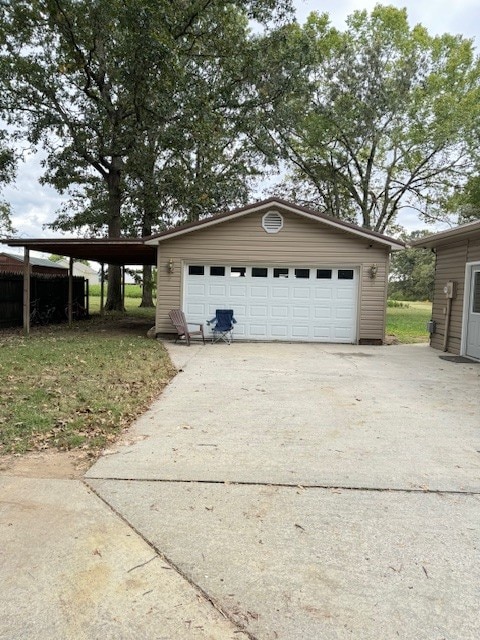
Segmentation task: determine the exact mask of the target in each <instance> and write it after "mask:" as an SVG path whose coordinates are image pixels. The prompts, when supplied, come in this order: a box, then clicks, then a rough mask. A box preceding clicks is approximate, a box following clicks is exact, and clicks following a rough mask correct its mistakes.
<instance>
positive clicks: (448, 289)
mask: <svg viewBox="0 0 480 640" xmlns="http://www.w3.org/2000/svg"><path fill="white" fill-rule="evenodd" d="M443 293H444V294H445V297H446V298H455V296H456V293H457V283H456V282H455V281H454V280H449V281H448V282H447V284H446V285H445V286H444V287H443Z"/></svg>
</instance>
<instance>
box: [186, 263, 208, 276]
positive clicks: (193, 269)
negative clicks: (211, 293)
mask: <svg viewBox="0 0 480 640" xmlns="http://www.w3.org/2000/svg"><path fill="white" fill-rule="evenodd" d="M204 272H205V267H201V266H200V265H196V264H191V265H190V266H189V267H188V275H189V276H203V274H204Z"/></svg>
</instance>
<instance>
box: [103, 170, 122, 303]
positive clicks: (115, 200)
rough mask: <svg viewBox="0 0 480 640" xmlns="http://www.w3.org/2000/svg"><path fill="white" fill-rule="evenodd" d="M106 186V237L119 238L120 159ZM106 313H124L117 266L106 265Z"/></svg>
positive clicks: (120, 278) (119, 268) (119, 271)
mask: <svg viewBox="0 0 480 640" xmlns="http://www.w3.org/2000/svg"><path fill="white" fill-rule="evenodd" d="M107 186H108V219H109V223H108V237H109V238H120V235H121V220H120V208H121V204H122V192H121V159H120V158H114V159H113V160H112V167H111V169H110V173H109V174H108V178H107ZM105 310H106V311H125V309H124V306H123V301H122V273H121V267H120V266H119V265H113V264H109V265H108V286H107V301H106V303H105Z"/></svg>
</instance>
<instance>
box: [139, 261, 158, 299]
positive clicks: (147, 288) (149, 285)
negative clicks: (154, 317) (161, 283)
mask: <svg viewBox="0 0 480 640" xmlns="http://www.w3.org/2000/svg"><path fill="white" fill-rule="evenodd" d="M152 291H153V278H152V265H151V264H144V265H143V287H142V301H141V303H140V306H141V307H147V308H149V309H151V308H152V307H154V306H155V305H154V304H153V295H152Z"/></svg>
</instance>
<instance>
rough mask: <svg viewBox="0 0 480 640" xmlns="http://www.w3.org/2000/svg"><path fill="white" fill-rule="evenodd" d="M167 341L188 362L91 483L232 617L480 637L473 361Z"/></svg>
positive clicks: (261, 625)
mask: <svg viewBox="0 0 480 640" xmlns="http://www.w3.org/2000/svg"><path fill="white" fill-rule="evenodd" d="M169 349H170V351H171V354H172V358H173V359H174V362H176V364H177V366H179V367H180V368H181V371H180V372H179V374H178V375H177V377H176V378H175V379H174V380H173V382H172V383H171V384H170V386H169V387H168V388H167V389H166V390H165V392H164V394H163V395H162V397H161V398H160V399H159V401H158V402H156V403H155V404H154V405H153V406H152V407H151V409H150V411H148V412H147V413H146V414H145V415H144V416H143V417H142V418H141V419H140V420H138V421H137V423H136V424H135V425H134V427H133V429H131V430H130V432H129V433H128V438H126V439H125V440H124V442H123V443H120V444H119V446H118V447H116V448H115V449H114V450H112V451H108V452H106V453H105V455H104V456H103V457H102V458H101V459H100V460H99V461H98V462H97V463H96V464H95V465H94V466H93V467H92V468H91V469H90V471H89V472H88V474H87V482H88V484H89V485H90V487H91V488H92V489H93V490H94V491H95V492H96V493H97V494H98V495H99V496H100V497H101V498H102V499H103V500H104V501H106V502H107V503H108V504H109V505H110V506H111V507H112V508H113V509H114V510H115V511H116V512H117V513H119V514H121V516H122V518H124V519H125V520H126V521H127V522H128V523H129V524H130V525H131V526H132V527H133V528H134V529H135V530H136V531H137V532H138V533H140V534H141V536H143V537H144V538H145V539H146V540H147V541H148V542H149V543H150V544H152V545H153V547H154V549H155V550H156V551H157V552H159V553H160V554H162V557H163V558H164V559H165V560H166V561H168V562H169V563H170V564H171V566H173V567H175V569H176V570H177V571H178V573H179V574H180V575H181V576H183V578H184V579H185V580H187V581H188V582H189V583H190V584H191V585H192V586H193V587H194V588H195V589H197V590H199V592H200V593H202V594H203V596H204V597H205V598H206V599H207V600H208V601H210V602H211V603H212V604H213V605H214V607H215V608H216V609H217V610H218V611H219V612H220V613H221V614H223V615H224V616H225V619H226V620H228V621H229V622H230V623H232V624H233V625H235V628H236V629H237V630H238V632H241V631H243V632H244V633H245V634H246V635H247V636H248V637H250V638H256V639H257V640H274V639H283V640H297V639H298V640H310V639H311V640H319V639H320V638H321V639H322V640H330V639H332V640H333V639H343V638H355V639H356V640H372V639H376V638H382V640H389V639H394V638H395V639H398V638H404V639H409V640H410V639H413V638H415V640H423V639H425V640H442V639H445V640H447V639H448V640H467V639H469V638H472V639H473V638H475V639H476V638H478V637H479V635H480V619H479V616H478V598H479V591H478V585H479V584H480V571H479V564H478V545H479V542H480V536H479V523H480V502H479V495H478V492H479V487H480V479H479V459H480V454H479V450H480V444H479V439H478V431H479V427H480V393H479V392H480V365H477V364H468V363H467V364H462V363H453V362H447V361H444V360H441V359H440V358H439V355H441V354H440V353H439V352H437V351H433V350H431V349H429V348H428V347H426V346H424V345H418V346H417V345H415V346H392V347H354V346H351V345H336V346H334V345H314V344H304V345H301V344H298V345H294V344H251V343H250V344H238V343H237V344H233V345H232V346H230V347H229V346H227V345H214V346H211V345H207V346H206V347H203V346H197V345H195V346H192V347H191V348H190V349H188V348H186V347H184V346H172V347H169ZM145 637H146V638H147V637H148V638H149V637H152V638H153V637H156V636H150V635H146V636H145ZM184 637H185V638H187V637H189V636H188V634H187V635H185V636H184Z"/></svg>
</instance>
